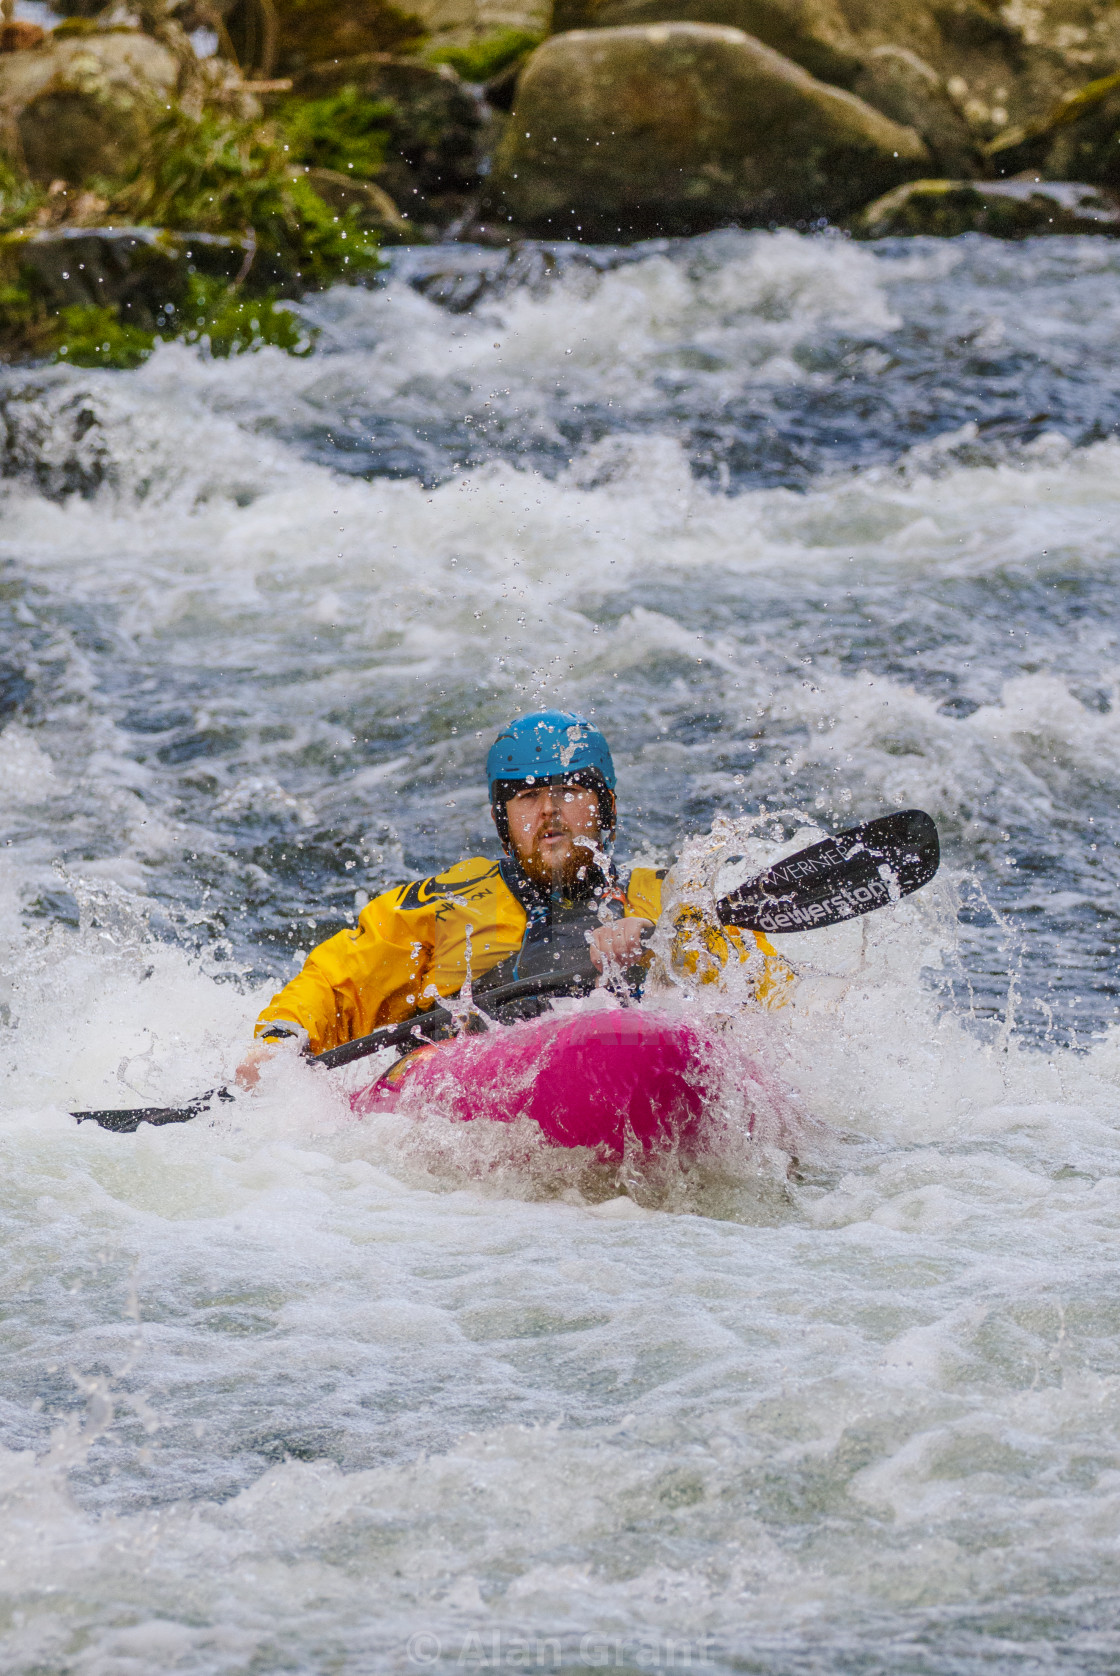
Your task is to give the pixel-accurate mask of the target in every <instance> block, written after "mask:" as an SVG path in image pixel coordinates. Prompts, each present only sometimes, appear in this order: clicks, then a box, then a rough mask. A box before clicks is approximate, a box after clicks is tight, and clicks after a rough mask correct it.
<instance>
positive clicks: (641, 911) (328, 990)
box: [256, 856, 790, 1053]
mask: <svg viewBox="0 0 1120 1676" xmlns="http://www.w3.org/2000/svg"><path fill="white" fill-rule="evenodd" d="M663 877H664V874H663V872H660V871H657V870H655V869H654V868H652V867H635V869H634V871H633V872H632V873H631V874H630V877H629V879H628V881H627V884H626V892H625V906H624V915H625V916H626V917H631V918H632V917H637V918H640V919H648V920H653V921H654V922H655V923H656V921H657V919H658V918H659V917H660V914H661V881H662V878H663ZM526 924H527V915H526V912H525V909H524V908H523V907H522V905H521V903H520V902H519V901H518V899H517V897H516V896H515V895H514V893H513V891H512V890H511V889H510V888H509V886H508V885H507V884H506V882H505V880H504V879H503V878H502V875H501V871H500V868H499V864H498V863H497V862H496V861H490V860H488V859H487V858H486V857H485V856H472V857H471V858H470V859H469V860H468V861H460V862H459V863H458V865H457V866H455V867H451V868H449V869H448V871H447V872H446V873H440V874H438V875H437V876H436V877H434V878H430V879H418V880H416V881H415V882H414V883H411V884H404V885H394V887H393V888H392V890H387V891H385V892H383V894H382V895H381V896H376V897H374V899H373V901H372V902H370V903H369V904H368V905H367V906H366V907H365V908H363V909H362V911H361V914H360V915H359V917H358V923H357V926H356V927H354V928H353V929H352V930H346V931H340V932H339V933H338V934H337V936H334V937H329V938H328V939H327V941H326V942H325V943H320V944H319V946H318V948H316V949H313V950H312V951H311V953H310V954H309V955H308V957H307V960H306V961H305V962H304V966H303V970H302V971H301V972H300V973H299V975H298V977H295V978H293V979H292V981H291V983H288V984H285V985H284V988H283V989H282V990H280V992H279V994H277V995H274V996H273V997H272V1000H271V1001H270V1002H269V1004H268V1006H267V1007H266V1008H265V1009H264V1011H263V1012H262V1013H261V1015H260V1018H259V1019H258V1020H257V1028H256V1034H257V1036H268V1035H269V1034H270V1033H272V1032H271V1031H270V1026H272V1025H279V1026H286V1027H287V1028H286V1029H284V1030H283V1031H280V1030H277V1031H276V1032H275V1033H276V1034H278V1035H279V1034H284V1035H295V1036H297V1037H298V1038H299V1039H300V1040H301V1041H305V1043H306V1046H307V1048H308V1051H309V1052H311V1053H323V1052H325V1050H326V1049H327V1048H332V1047H337V1046H339V1044H340V1043H342V1042H350V1041H353V1040H354V1039H355V1038H356V1037H358V1036H366V1035H368V1034H369V1032H370V1031H371V1030H376V1029H378V1028H379V1026H381V1025H383V1024H396V1023H398V1022H399V1021H400V1020H401V1019H405V1018H408V1017H410V1015H411V1014H413V1013H415V1012H422V1011H426V1010H427V1009H428V1008H429V1007H431V1006H434V1005H435V1003H436V1000H437V998H438V997H439V996H444V995H454V994H456V993H457V992H458V990H460V989H461V988H462V986H463V984H464V982H465V981H466V978H467V973H468V965H469V971H470V975H471V977H472V978H474V979H478V978H480V977H481V976H482V974H483V973H484V972H488V971H489V970H490V968H491V967H492V966H496V965H497V964H498V962H499V961H500V960H505V959H506V957H507V956H509V955H511V954H516V953H517V951H518V950H519V949H520V947H521V944H522V940H523V938H524V936H525V927H526ZM680 929H683V928H680ZM680 929H679V930H678V938H677V941H678V942H680V941H681V936H680ZM697 930H698V928H696V927H690V928H688V933H687V935H686V937H685V939H684V943H685V944H687V946H684V945H682V948H681V957H682V958H681V963H682V965H683V967H684V969H685V970H688V971H692V972H695V973H697V974H698V975H699V977H700V981H702V982H711V981H713V980H714V979H716V978H718V976H719V968H720V967H721V966H722V963H723V961H724V960H726V959H727V958H728V956H729V955H730V954H731V953H732V951H733V950H734V951H735V952H736V953H737V955H738V958H739V959H740V960H745V959H747V957H748V955H749V954H752V953H753V952H754V949H753V946H748V948H747V949H744V947H743V943H742V940H741V938H740V936H739V933H738V932H736V931H729V932H726V933H725V932H724V931H723V930H722V928H720V927H712V926H707V925H705V926H704V927H703V928H702V930H701V931H700V935H699V936H697ZM752 935H753V937H754V941H755V943H756V944H757V946H758V949H759V950H760V951H761V953H762V956H763V960H762V963H761V970H760V974H759V976H758V978H757V979H756V981H755V995H756V998H757V999H758V1000H759V1001H760V1002H762V1003H763V1004H764V1005H773V1004H774V1003H775V1002H777V1003H778V1004H780V1003H781V1001H782V1000H783V999H784V994H785V989H786V986H787V984H788V982H789V979H790V973H789V969H788V967H786V965H785V963H784V962H783V961H782V960H780V959H779V957H778V955H777V954H776V953H775V951H774V949H773V948H772V947H771V945H770V943H769V942H768V941H767V939H766V938H765V937H764V936H763V934H762V933H761V932H760V931H756V932H754V933H753V934H752ZM709 957H710V958H709Z"/></svg>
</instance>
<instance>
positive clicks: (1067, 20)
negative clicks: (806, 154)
mask: <svg viewBox="0 0 1120 1676" xmlns="http://www.w3.org/2000/svg"><path fill="white" fill-rule="evenodd" d="M555 6H556V10H555V21H556V26H557V27H558V28H563V29H576V28H596V29H597V28H616V27H620V26H622V25H633V24H639V23H657V22H666V21H671V20H674V19H687V20H689V21H691V22H697V23H721V24H727V25H730V26H732V27H734V28H738V29H744V30H746V32H747V33H748V34H751V35H756V36H757V37H758V38H759V40H761V41H763V42H765V44H766V45H767V46H771V47H774V48H775V50H776V51H778V52H781V53H783V54H784V55H785V56H786V57H787V58H792V59H793V60H794V61H795V62H796V63H798V64H801V65H802V66H803V67H804V68H805V69H808V70H810V71H811V72H812V73H813V74H814V75H817V76H820V77H821V78H822V79H823V80H825V81H830V82H834V83H835V84H836V85H837V86H839V87H846V88H848V89H849V91H851V92H856V93H859V95H860V97H862V98H864V99H865V100H867V102H868V103H870V104H872V105H874V106H875V107H876V109H880V110H882V111H883V112H884V114H886V115H888V116H892V117H894V119H895V120H896V121H897V120H899V117H898V115H897V113H898V111H899V109H900V108H902V106H903V104H904V103H909V104H910V106H911V109H912V110H913V111H914V114H915V115H917V114H918V106H919V105H922V104H924V103H925V102H926V100H925V94H924V93H923V91H922V88H921V85H920V82H921V80H925V81H926V84H927V87H932V89H933V94H934V101H935V103H936V104H937V105H938V106H939V107H941V111H940V112H935V113H933V114H934V122H933V124H932V125H931V126H930V127H928V128H927V127H923V126H922V122H921V120H919V121H918V122H916V123H910V120H909V118H908V119H907V123H908V125H914V126H917V127H918V128H919V131H920V132H921V133H922V134H923V136H924V137H925V138H926V139H927V141H928V143H930V144H931V145H935V146H937V147H938V149H939V153H940V155H942V156H944V157H945V158H946V160H947V159H948V156H949V155H950V151H949V150H947V149H946V148H947V146H949V145H951V143H955V142H950V140H949V136H948V133H947V128H946V122H945V120H944V107H945V106H946V104H948V105H949V106H951V107H952V112H951V113H950V115H949V117H948V121H949V124H950V125H953V123H954V119H955V123H956V125H958V126H959V125H962V124H963V126H964V127H965V128H966V129H967V131H968V134H969V137H970V141H971V142H972V143H973V144H975V143H988V142H991V141H993V140H995V139H996V138H997V137H998V136H999V135H1000V134H1001V133H1003V132H1004V131H1005V130H1007V129H1010V128H1015V127H1016V126H1022V125H1027V124H1034V123H1037V122H1038V121H1039V120H1040V119H1041V118H1042V117H1043V116H1044V115H1045V113H1046V112H1047V111H1049V110H1050V109H1051V107H1052V106H1053V105H1054V103H1055V101H1056V100H1057V99H1059V98H1060V97H1061V96H1062V95H1063V94H1068V93H1072V92H1074V91H1075V90H1076V89H1077V88H1078V87H1080V86H1081V85H1082V84H1083V83H1085V82H1086V81H1089V80H1091V79H1093V78H1097V77H1101V76H1105V75H1108V74H1109V73H1111V72H1113V71H1116V70H1120V5H1118V4H1117V3H1116V0H1030V4H1029V5H1028V4H1025V3H1022V0H1010V3H1006V4H1001V3H1000V0H555ZM879 48H890V49H895V50H898V49H901V50H903V51H905V52H907V53H909V54H912V55H913V56H914V58H916V59H917V60H918V61H920V62H921V63H922V64H923V65H925V66H926V67H928V69H929V71H930V72H931V73H932V75H933V77H934V78H935V82H934V83H933V84H930V83H929V79H928V77H920V79H919V80H917V81H916V80H915V79H914V77H913V76H907V75H906V73H905V72H901V73H897V72H898V66H897V65H896V66H894V72H895V73H891V74H885V73H884V67H883V66H882V65H881V64H880V65H878V66H876V65H874V64H873V63H872V54H873V53H874V52H875V50H876V49H879ZM900 83H908V84H909V85H908V87H906V88H903V89H900ZM902 93H904V94H905V98H903V97H901V94H902ZM915 100H916V101H917V103H915ZM937 132H940V133H941V136H942V137H941V139H940V140H939V141H937V140H935V134H936V133H937Z"/></svg>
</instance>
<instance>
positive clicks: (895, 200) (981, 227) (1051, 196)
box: [853, 180, 1120, 239]
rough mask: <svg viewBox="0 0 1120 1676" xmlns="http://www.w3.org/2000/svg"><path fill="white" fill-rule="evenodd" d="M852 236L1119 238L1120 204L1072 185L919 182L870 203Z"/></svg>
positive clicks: (1078, 185)
mask: <svg viewBox="0 0 1120 1676" xmlns="http://www.w3.org/2000/svg"><path fill="white" fill-rule="evenodd" d="M853 231H854V232H857V233H859V234H860V235H861V236H862V237H864V238H896V237H900V236H911V237H912V236H915V235H919V234H925V235H932V236H933V237H935V238H947V239H951V238H957V237H959V236H960V234H962V233H986V234H988V235H989V237H991V238H997V239H1026V238H1033V237H1036V236H1037V235H1039V234H1049V233H1111V234H1116V233H1120V204H1117V202H1116V201H1115V200H1114V199H1112V198H1110V197H1108V196H1107V195H1104V194H1102V193H1101V192H1100V191H1098V190H1097V188H1095V187H1094V186H1091V185H1084V184H1081V183H1077V182H1072V181H1060V182H1059V181H1054V182H1045V181H1041V180H1035V181H1018V180H1016V181H962V180H914V181H909V182H908V183H907V184H906V185H905V186H900V187H898V188H896V190H895V191H893V192H888V193H886V194H885V196H883V197H882V198H878V199H876V201H875V202H874V203H873V204H869V205H868V206H867V208H866V209H865V210H863V211H862V212H861V213H860V214H859V215H858V216H857V217H856V219H855V221H854V223H853Z"/></svg>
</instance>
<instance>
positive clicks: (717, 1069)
mask: <svg viewBox="0 0 1120 1676" xmlns="http://www.w3.org/2000/svg"><path fill="white" fill-rule="evenodd" d="M724 1057H725V1056H724V1054H723V1053H722V1052H721V1051H720V1049H719V1045H717V1043H716V1042H715V1041H713V1040H712V1038H711V1037H710V1036H709V1035H708V1034H707V1033H706V1032H705V1031H704V1030H703V1029H701V1028H698V1027H697V1026H695V1025H693V1024H689V1023H685V1022H683V1021H682V1020H680V1019H677V1018H671V1017H669V1016H667V1015H665V1014H659V1013H656V1012H646V1011H643V1010H642V1009H641V1008H639V1007H610V1008H599V1007H596V1008H594V1009H588V1010H586V1011H582V1010H579V1011H573V1012H567V1013H562V1014H555V1013H553V1014H548V1015H546V1016H545V1017H543V1018H536V1019H531V1020H527V1021H525V1022H523V1023H521V1024H514V1025H510V1026H509V1027H508V1028H500V1029H495V1030H491V1031H488V1032H487V1033H486V1034H484V1035H477V1036H476V1035H472V1036H461V1037H459V1038H458V1039H457V1040H455V1041H449V1042H442V1043H440V1044H439V1045H438V1046H435V1047H429V1048H422V1049H420V1050H418V1051H417V1052H416V1053H414V1054H411V1055H410V1056H409V1057H408V1059H406V1060H401V1061H399V1062H398V1064H396V1065H394V1066H393V1067H392V1068H391V1069H390V1071H389V1072H388V1073H387V1074H386V1075H385V1076H384V1077H382V1078H381V1080H380V1081H379V1082H375V1083H374V1084H373V1085H372V1086H371V1087H369V1088H365V1089H362V1090H361V1091H360V1092H359V1093H357V1094H355V1095H354V1096H353V1097H352V1100H351V1105H352V1107H353V1110H354V1111H355V1112H356V1113H357V1114H359V1115H362V1116H365V1115H368V1114H369V1113H372V1112H375V1111H385V1110H393V1109H397V1110H401V1111H408V1112H412V1113H415V1114H416V1115H417V1116H419V1115H420V1114H421V1113H422V1112H424V1111H431V1110H436V1111H439V1112H440V1113H442V1114H443V1115H444V1116H445V1117H450V1118H452V1119H457V1120H458V1121H460V1122H467V1121H470V1120H471V1119H473V1118H478V1117H487V1118H490V1119H492V1120H494V1121H496V1122H498V1123H514V1122H517V1121H518V1119H521V1118H529V1119H531V1120H532V1121H533V1122H534V1123H536V1124H537V1125H538V1126H539V1128H540V1130H541V1133H542V1134H543V1135H544V1136H545V1137H546V1138H547V1139H548V1140H549V1141H551V1142H552V1143H553V1144H554V1145H556V1146H587V1147H596V1148H598V1149H599V1150H600V1152H601V1154H602V1155H603V1156H604V1157H610V1158H621V1157H622V1155H623V1152H624V1150H625V1147H626V1143H627V1141H628V1140H629V1141H630V1143H631V1145H634V1144H635V1143H636V1144H637V1145H638V1146H640V1147H641V1148H642V1150H643V1151H645V1152H651V1151H661V1150H665V1149H667V1148H669V1147H672V1146H674V1145H680V1146H683V1147H684V1148H685V1149H686V1150H694V1149H695V1148H696V1147H697V1145H698V1143H699V1140H700V1130H701V1126H702V1120H703V1118H704V1114H705V1111H706V1109H707V1108H708V1107H709V1106H710V1105H711V1103H712V1102H713V1101H714V1100H715V1099H716V1098H717V1097H718V1094H719V1086H720V1084H721V1083H722V1081H723V1077H722V1074H721V1067H722V1063H723V1059H724ZM747 1074H748V1076H752V1077H757V1073H755V1072H754V1071H753V1070H751V1069H749V1068H748V1073H747ZM759 1080H761V1079H759Z"/></svg>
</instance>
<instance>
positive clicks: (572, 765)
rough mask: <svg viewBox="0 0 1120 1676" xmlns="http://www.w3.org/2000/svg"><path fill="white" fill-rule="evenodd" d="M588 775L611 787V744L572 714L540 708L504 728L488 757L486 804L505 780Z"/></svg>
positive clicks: (589, 724) (570, 711) (566, 711)
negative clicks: (488, 789)
mask: <svg viewBox="0 0 1120 1676" xmlns="http://www.w3.org/2000/svg"><path fill="white" fill-rule="evenodd" d="M561 774H564V775H567V774H573V775H574V774H581V775H586V776H587V779H588V783H589V784H593V783H595V782H596V781H599V782H601V783H602V785H603V786H605V787H606V789H607V791H609V792H611V793H613V792H614V788H615V772H614V763H613V762H612V760H611V752H610V746H609V745H608V744H607V742H606V740H605V739H604V738H603V735H602V734H601V733H600V732H599V729H598V728H597V727H596V726H595V724H594V722H589V721H588V719H587V717H586V716H577V715H576V714H575V712H574V711H572V710H538V711H537V712H536V714H535V715H532V716H519V717H518V718H517V720H516V721H515V722H510V724H509V726H508V727H505V728H503V729H502V731H501V733H499V735H498V737H497V738H496V739H495V741H494V743H493V744H492V745H491V747H490V751H489V755H488V756H487V758H486V781H487V784H488V786H489V788H490V801H491V803H493V802H495V801H496V793H497V789H498V785H499V783H500V782H501V781H503V780H520V781H525V780H550V779H552V778H553V777H554V776H556V775H561Z"/></svg>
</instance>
